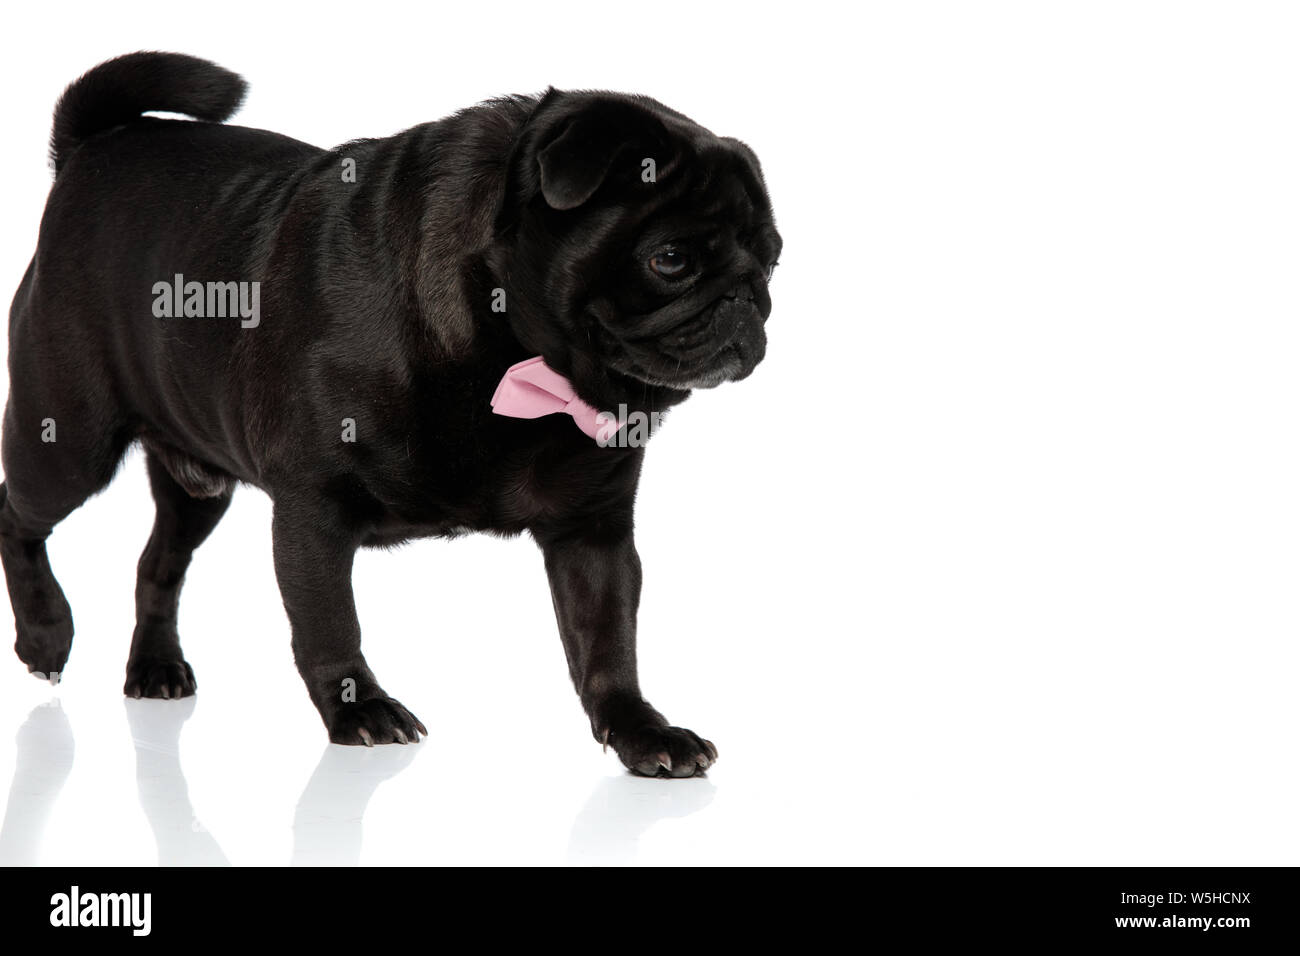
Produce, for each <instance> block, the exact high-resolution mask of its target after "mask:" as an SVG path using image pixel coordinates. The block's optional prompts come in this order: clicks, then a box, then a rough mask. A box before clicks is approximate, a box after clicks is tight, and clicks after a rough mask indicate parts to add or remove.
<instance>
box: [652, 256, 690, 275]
mask: <svg viewBox="0 0 1300 956" xmlns="http://www.w3.org/2000/svg"><path fill="white" fill-rule="evenodd" d="M690 268H691V259H690V256H688V255H686V253H684V252H682V251H681V250H679V249H662V250H660V251H659V252H656V253H655V254H654V255H653V256H651V257H650V271H651V272H654V273H655V274H656V275H661V276H663V277H664V278H665V279H678V278H681V277H682V276H684V275H686V273H687V272H688V271H690Z"/></svg>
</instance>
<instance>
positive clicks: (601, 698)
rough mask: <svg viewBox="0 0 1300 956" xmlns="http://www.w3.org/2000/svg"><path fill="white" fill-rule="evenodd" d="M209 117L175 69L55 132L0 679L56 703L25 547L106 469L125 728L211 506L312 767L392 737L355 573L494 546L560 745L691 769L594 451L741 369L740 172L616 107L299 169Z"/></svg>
mask: <svg viewBox="0 0 1300 956" xmlns="http://www.w3.org/2000/svg"><path fill="white" fill-rule="evenodd" d="M244 91H245V84H244V82H243V80H242V79H241V78H240V77H238V76H236V75H235V74H233V73H231V72H229V71H227V70H225V69H222V68H221V67H219V66H216V65H215V64H212V63H209V62H207V61H204V60H200V59H196V58H193V57H189V56H183V55H179V54H172V53H134V54H130V55H127V56H123V57H120V58H118V59H115V60H111V61H109V62H107V63H104V64H101V65H100V66H98V67H96V68H95V69H93V70H91V71H90V72H89V73H87V74H86V75H85V76H83V77H81V79H79V80H77V81H76V82H75V83H73V84H72V85H71V86H70V87H69V88H68V89H67V91H66V92H65V93H64V94H63V97H62V98H61V99H60V101H59V103H58V106H57V107H56V110H55V115H54V130H53V136H52V144H51V152H52V158H53V163H54V169H55V179H54V186H53V188H52V190H51V192H50V197H49V201H48V204H47V205H46V209H45V214H44V218H43V220H42V222H41V230H40V239H39V242H38V243H37V248H36V254H35V256H34V258H33V260H32V263H31V265H30V266H29V267H28V269H27V273H26V275H24V276H23V279H22V283H21V285H20V286H19V287H18V292H17V295H16V296H15V297H14V302H13V307H12V310H11V312H10V330H9V402H8V406H7V407H6V409H5V417H4V442H3V459H4V472H5V481H4V484H3V485H0V501H2V502H3V503H2V505H0V551H2V554H3V561H4V570H5V576H6V579H7V582H8V587H9V597H10V600H11V602H12V604H13V611H14V619H15V623H16V627H17V643H16V645H15V649H16V650H17V652H18V656H19V657H20V658H21V659H22V660H23V662H24V663H26V664H27V666H28V669H29V670H31V671H33V672H36V673H39V674H42V675H46V676H48V677H49V678H50V679H51V680H56V679H57V675H58V673H59V672H61V671H62V670H63V668H64V664H65V662H66V660H67V657H68V652H69V650H70V648H71V644H72V614H71V611H70V609H69V607H68V602H67V601H66V599H65V598H64V596H63V592H62V591H61V590H60V588H59V585H58V583H57V582H56V581H55V579H54V576H53V574H52V573H51V570H50V565H49V561H48V559H47V557H46V550H45V539H46V537H47V536H48V535H49V534H50V531H51V529H53V527H54V526H55V525H56V524H57V523H58V522H59V521H60V520H62V519H63V518H64V517H66V516H67V515H68V514H69V513H70V512H71V511H72V510H73V509H75V508H76V507H77V506H78V505H80V504H81V503H82V502H84V501H85V500H86V499H87V498H88V497H90V496H91V495H93V494H95V493H96V492H98V491H100V490H101V489H102V488H104V487H105V485H107V484H108V482H109V481H110V480H111V478H112V476H113V474H114V471H115V470H116V468H117V466H118V464H119V462H120V461H121V459H122V457H123V454H124V453H125V451H126V450H127V448H128V446H130V445H131V444H132V443H133V442H137V441H138V442H140V443H141V444H142V445H143V447H144V448H145V451H146V457H147V463H148V472H149V480H150V483H151V485H152V488H153V494H154V498H155V499H156V502H157V518H156V520H155V523H154V527H153V533H152V535H151V537H150V538H149V542H148V545H147V546H146V548H145V550H144V554H143V555H142V556H141V558H140V564H139V578H138V583H137V585H136V615H137V624H136V628H135V633H134V637H133V638H132V642H131V653H130V659H129V661H128V662H127V667H126V671H127V677H126V687H125V692H126V693H127V694H128V695H131V696H135V697H141V696H143V697H173V698H174V697H184V696H186V695H189V694H192V693H194V688H195V681H194V675H193V672H192V671H191V670H190V666H189V665H188V664H187V663H186V662H185V660H184V658H183V657H182V655H181V646H180V640H179V637H178V635H177V630H176V609H177V601H178V596H179V592H180V587H181V583H182V580H183V578H184V575H185V570H186V567H187V566H188V564H189V561H190V557H191V555H192V553H193V551H194V549H195V548H196V547H197V546H198V545H199V544H200V543H201V542H202V541H203V540H204V538H206V537H207V535H208V534H209V533H210V532H211V531H212V529H213V527H214V526H215V525H216V523H217V522H218V521H219V520H220V519H221V516H222V514H223V513H224V512H225V511H226V509H227V507H228V506H229V504H230V497H231V492H232V490H233V488H234V486H235V484H236V482H246V483H248V484H251V485H256V486H257V487H259V488H262V489H263V490H265V491H266V492H267V493H268V494H269V495H270V496H271V498H272V500H273V502H274V521H273V536H274V556H275V570H276V575H277V578H278V581H279V585H280V590H281V592H282V595H283V598H284V605H285V608H286V610H287V612H288V616H289V621H290V624H291V627H292V634H293V652H294V658H295V661H296V662H297V666H298V669H299V671H300V673H301V674H302V678H303V680H304V681H305V682H306V684H307V690H308V692H309V693H310V695H311V699H312V701H313V702H314V703H315V704H316V707H317V708H318V709H319V711H320V714H321V717H322V718H323V720H324V722H325V726H326V728H327V729H328V731H329V738H330V740H332V741H334V742H335V743H340V744H366V745H373V744H377V743H394V742H396V743H406V742H408V741H418V740H419V739H420V735H421V734H427V731H426V730H425V728H424V726H423V725H422V724H421V723H420V721H419V720H417V719H416V718H415V717H414V716H413V715H412V714H411V713H410V711H408V710H407V709H406V708H405V707H403V706H402V705H401V704H400V703H398V702H397V701H396V700H394V699H393V698H391V697H389V696H388V695H387V694H386V693H384V690H383V688H381V687H380V686H379V682H378V680H377V679H376V678H375V676H374V674H372V673H371V671H370V668H369V667H367V666H366V661H365V658H364V657H363V656H362V654H361V629H360V625H359V624H358V622H357V614H356V609H355V606H354V604H353V599H352V587H351V580H350V578H351V571H352V561H353V555H354V554H355V552H356V550H357V548H359V547H364V546H384V545H391V544H394V543H397V542H401V541H403V540H406V539H410V538H413V537H418V536H427V535H455V534H459V533H464V532H468V531H487V532H493V533H496V534H504V535H514V534H519V533H521V532H524V531H527V532H529V533H530V534H531V535H532V536H533V537H534V538H535V539H536V541H537V543H538V545H539V546H540V547H541V550H542V553H543V555H544V556H545V564H546V571H547V574H548V575H549V576H550V585H551V591H552V594H553V596H554V602H555V612H556V617H557V618H558V621H559V629H560V635H561V637H562V638H563V642H564V650H565V653H566V655H567V656H568V662H569V672H570V674H571V675H572V678H573V682H574V684H575V686H576V687H577V690H578V693H579V695H580V696H581V699H582V705H583V707H584V708H585V710H586V712H587V714H588V716H589V717H590V719H591V727H592V731H593V732H594V734H595V737H596V739H597V740H598V741H601V742H602V743H606V744H608V745H609V746H611V747H613V748H614V749H615V751H616V752H617V753H618V755H619V757H620V758H621V760H622V761H623V763H624V764H625V765H626V766H627V767H629V768H630V769H631V770H633V771H635V772H638V773H642V774H648V775H658V776H665V775H671V776H674V777H688V776H692V775H694V774H696V773H701V772H703V771H704V770H705V769H706V768H707V767H708V766H709V765H710V764H711V763H712V762H713V761H714V760H715V759H716V757H717V751H716V749H715V748H714V746H713V744H712V743H710V742H709V741H707V740H704V739H703V738H701V737H699V736H697V735H696V734H694V733H692V732H691V731H689V730H684V729H682V728H679V727H674V726H671V725H670V724H669V723H668V721H667V720H665V719H664V718H663V716H662V715H660V714H659V712H658V711H656V710H655V709H654V708H653V707H651V706H650V704H648V703H647V702H646V701H645V700H644V699H643V698H642V696H641V690H640V687H639V685H638V681H637V671H636V613H637V604H638V601H639V597H640V590H641V565H640V560H639V559H638V557H637V552H636V548H635V546H634V544H633V539H632V523H633V522H632V511H633V499H634V497H635V493H636V486H637V480H638V475H639V473H640V470H641V460H642V455H643V453H644V447H643V446H644V442H643V441H639V440H628V439H629V431H630V430H631V429H632V428H633V422H634V421H635V420H637V419H638V414H637V413H641V418H640V420H639V421H638V422H637V424H638V426H640V425H641V424H643V423H644V422H645V421H646V420H648V419H649V416H651V415H652V414H656V415H657V414H658V413H661V412H663V410H665V409H667V408H669V407H671V406H673V405H676V404H677V403H679V402H681V401H682V400H683V399H685V398H686V397H687V396H688V395H689V394H690V391H691V389H694V388H704V387H710V386H713V385H717V384H719V383H721V382H723V381H728V380H736V379H741V378H744V377H745V376H747V375H748V374H749V373H750V372H751V371H752V370H753V368H754V366H755V365H756V364H757V363H758V362H759V361H760V360H761V359H762V357H763V353H764V349H765V345H766V337H765V334H764V322H765V321H766V319H767V316H768V314H769V312H770V311H771V300H770V298H769V297H768V280H769V279H770V277H771V272H772V268H773V266H774V265H775V263H776V260H777V255H778V253H779V251H780V247H781V239H780V237H779V236H778V234H777V231H776V229H775V227H774V225H773V218H772V209H771V205H770V203H769V201H768V196H767V192H766V188H765V186H764V182H763V177H762V173H761V171H760V169H759V164H758V160H757V158H756V157H755V155H754V153H753V152H752V151H751V150H750V149H749V148H748V147H747V146H745V145H744V144H743V143H741V142H739V141H738V140H735V139H728V138H723V137H718V136H715V135H713V134H712V133H710V132H709V131H708V130H706V129H703V128H702V127H700V126H698V125H697V124H695V123H694V122H692V121H691V120H689V119H687V118H686V117H685V116H683V115H681V114H680V113H676V112H674V111H673V110H670V109H668V108H667V107H665V106H663V105H662V104H660V103H658V102H656V101H655V100H652V99H648V98H646V97H641V96H629V95H622V94H614V93H603V92H561V91H558V90H554V89H551V90H549V91H547V92H546V93H545V95H543V96H540V97H536V96H509V97H504V98H501V99H496V100H491V101H488V102H486V103H484V104H481V105H479V106H475V107H472V108H470V109H466V110H463V111H461V112H459V113H456V114H455V115H453V116H451V117H449V118H447V119H443V120H440V121H438V122H434V123H427V124H424V125H422V126H416V127H414V128H413V129H410V130H407V131H406V132H404V133H400V134H398V135H396V136H391V137H388V138H386V139H370V140H360V141H357V142H352V143H348V144H346V145H344V146H342V147H339V148H338V149H334V150H329V151H326V150H322V149H319V148H317V147H315V146H309V145H307V144H306V143H301V142H299V141H297V140H294V139H290V138H288V137H285V136H280V135H278V134H276V133H270V132H266V131H264V130H257V129H246V128H242V127H238V126H225V125H221V123H222V121H223V120H225V119H226V118H227V117H229V116H230V115H231V113H233V112H234V111H235V109H236V108H237V107H238V106H239V104H240V102H241V101H242V99H243V96H244ZM150 111H153V112H173V113H180V114H184V115H186V116H191V117H194V119H195V120H196V121H187V120H175V119H164V118H161V117H148V116H143V115H142V114H143V113H145V112H150ZM507 372H509V374H507ZM494 401H495V402H496V407H495V408H494ZM597 410H599V412H598V411H597ZM549 412H558V413H561V414H548V413H549ZM564 412H567V414H562V413H564ZM638 431H639V432H640V433H642V437H644V436H643V433H644V431H645V429H644V428H640V427H638ZM631 437H632V438H636V437H637V436H636V435H632V436H631ZM249 666H250V667H256V662H255V661H250V662H249Z"/></svg>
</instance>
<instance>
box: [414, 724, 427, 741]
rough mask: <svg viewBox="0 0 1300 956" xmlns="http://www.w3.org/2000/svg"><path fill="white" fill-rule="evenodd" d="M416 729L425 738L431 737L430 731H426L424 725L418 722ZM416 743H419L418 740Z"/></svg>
mask: <svg viewBox="0 0 1300 956" xmlns="http://www.w3.org/2000/svg"><path fill="white" fill-rule="evenodd" d="M415 729H416V730H418V731H419V732H420V733H422V734H424V736H426V737H427V736H429V731H427V730H425V728H424V724H422V723H420V722H419V721H418V720H417V721H416V722H415ZM416 743H419V740H418V739H417V740H416Z"/></svg>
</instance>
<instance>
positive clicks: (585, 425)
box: [492, 355, 617, 440]
mask: <svg viewBox="0 0 1300 956" xmlns="http://www.w3.org/2000/svg"><path fill="white" fill-rule="evenodd" d="M492 411H493V412H494V413H495V414H497V415H506V416H508V417H510V418H541V417H542V416H543V415H553V414H555V413H556V412H564V414H566V415H572V416H573V420H574V421H575V422H577V423H578V427H579V428H581V429H582V430H583V432H584V433H585V434H586V435H588V436H589V437H591V438H596V439H597V440H599V438H600V436H601V433H602V431H609V430H610V428H609V426H610V425H613V426H614V427H615V428H616V427H617V420H616V419H615V418H614V417H613V416H612V415H606V414H604V413H602V412H598V411H596V409H595V408H593V407H592V406H590V405H588V404H587V403H586V402H584V401H583V400H582V399H580V398H579V397H578V396H577V394H575V393H574V391H573V386H572V385H571V384H570V383H569V380H568V379H567V378H565V377H564V376H563V375H561V374H560V373H559V372H557V371H555V370H554V369H553V368H551V367H550V366H549V365H547V364H546V362H545V361H543V359H542V357H541V356H540V355H539V356H537V357H536V358H530V359H525V360H524V361H522V362H519V363H518V364H516V365H512V366H510V368H508V369H506V374H505V375H504V376H502V378H501V384H499V385H498V386H497V390H496V394H494V395H493V396H492ZM605 437H608V436H605Z"/></svg>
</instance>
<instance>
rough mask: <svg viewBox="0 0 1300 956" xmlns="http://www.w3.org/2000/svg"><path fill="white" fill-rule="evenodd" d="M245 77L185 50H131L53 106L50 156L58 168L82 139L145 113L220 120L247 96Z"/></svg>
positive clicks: (104, 65) (74, 86) (102, 66)
mask: <svg viewBox="0 0 1300 956" xmlns="http://www.w3.org/2000/svg"><path fill="white" fill-rule="evenodd" d="M247 89H248V85H247V84H246V83H245V82H244V80H243V78H242V77H240V76H239V75H237V74H235V73H231V72H230V71H229V70H227V69H225V68H224V67H220V66H217V64H215V63H211V62H209V61H208V60H201V59H199V58H198V57H195V56H186V55H185V54H183V53H128V54H126V55H125V56H119V57H117V58H116V59H112V60H108V61H107V62H105V63H101V64H99V66H97V67H95V68H94V69H92V70H90V71H88V72H87V73H86V74H84V75H83V76H82V77H81V78H80V79H78V80H77V81H76V82H74V83H73V84H72V85H71V86H69V87H68V88H67V89H66V90H64V91H63V95H62V96H61V97H59V102H58V104H57V105H56V106H55V107H54V132H53V133H52V134H51V136H50V161H51V162H52V163H53V164H54V171H55V173H56V174H57V173H58V171H59V170H60V169H62V168H63V164H64V163H65V162H66V161H67V159H68V156H69V155H71V153H72V151H73V150H74V149H76V147H77V146H78V145H80V143H81V142H82V141H83V140H85V139H87V138H88V137H90V136H93V135H94V134H96V133H99V132H103V131H104V130H108V129H112V128H113V127H115V126H121V125H123V124H124V123H129V122H131V121H132V120H135V119H138V118H139V117H140V115H141V114H142V113H145V112H154V111H161V112H166V113H182V114H184V115H186V116H192V117H194V118H195V119H200V120H207V121H209V122H212V123H220V122H222V121H223V120H226V119H228V118H229V117H230V116H231V114H233V113H234V112H235V110H237V109H239V104H240V103H242V102H243V100H244V93H245V91H246V90H247Z"/></svg>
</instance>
